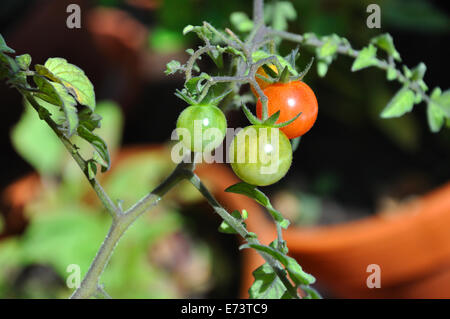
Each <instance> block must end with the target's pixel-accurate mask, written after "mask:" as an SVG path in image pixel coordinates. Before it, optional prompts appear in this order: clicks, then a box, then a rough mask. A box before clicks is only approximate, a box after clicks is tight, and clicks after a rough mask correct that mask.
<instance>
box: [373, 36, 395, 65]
mask: <svg viewBox="0 0 450 319" xmlns="http://www.w3.org/2000/svg"><path fill="white" fill-rule="evenodd" d="M371 43H373V44H375V45H376V46H378V47H379V48H380V49H382V50H384V51H386V52H387V54H389V55H390V56H392V57H393V58H394V59H395V60H397V61H401V60H402V59H401V58H400V54H399V53H398V51H397V50H396V49H395V46H394V40H393V39H392V36H391V35H390V34H389V33H385V34H382V35H379V36H377V37H375V38H373V39H372V40H371Z"/></svg>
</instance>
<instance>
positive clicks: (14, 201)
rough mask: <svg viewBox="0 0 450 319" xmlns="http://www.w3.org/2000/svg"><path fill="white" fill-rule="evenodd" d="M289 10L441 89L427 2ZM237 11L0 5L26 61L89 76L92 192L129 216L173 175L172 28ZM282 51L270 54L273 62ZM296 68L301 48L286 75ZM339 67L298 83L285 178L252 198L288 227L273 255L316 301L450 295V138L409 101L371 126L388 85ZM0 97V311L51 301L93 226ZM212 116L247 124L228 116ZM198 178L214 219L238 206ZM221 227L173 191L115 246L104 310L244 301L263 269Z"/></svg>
mask: <svg viewBox="0 0 450 319" xmlns="http://www.w3.org/2000/svg"><path fill="white" fill-rule="evenodd" d="M269 2H270V1H269ZM291 2H292V4H293V5H294V7H295V8H296V9H297V12H298V17H297V19H296V20H295V21H292V22H290V24H289V30H290V31H292V32H296V33H304V32H315V33H316V34H318V35H328V34H332V33H336V34H338V35H340V36H344V37H346V38H348V39H349V40H350V42H351V43H352V45H353V47H354V48H357V49H359V48H361V47H363V46H365V45H366V44H367V43H368V42H369V41H370V38H371V37H373V36H375V35H377V34H381V33H384V32H389V33H391V35H392V36H393V38H394V43H395V45H396V48H397V50H398V51H399V52H400V54H401V56H402V59H403V63H404V64H406V65H407V66H409V67H413V66H415V65H417V64H418V63H419V62H424V63H425V64H426V65H427V67H428V69H427V73H426V75H425V82H426V83H427V84H428V86H429V87H430V88H434V87H436V86H439V87H441V88H442V89H443V90H445V89H446V88H448V86H449V81H448V74H447V72H448V56H449V47H448V46H446V45H445V44H446V43H448V41H449V31H450V19H449V16H448V14H449V13H448V9H447V8H446V7H445V6H444V2H443V1H426V0H384V1H372V0H367V1H366V0H363V1H361V0H351V1H331V0H320V1H307V0H294V1H291ZM71 3H77V4H79V5H80V7H81V14H82V22H81V28H80V29H68V28H67V27H66V19H67V16H68V15H69V13H66V8H67V6H68V5H69V4H71ZM370 3H377V4H379V5H380V7H381V17H382V18H381V29H369V28H367V27H366V18H367V16H368V13H366V8H367V6H368V5H369V4H370ZM251 7H252V3H251V1H241V0H228V1H215V0H183V1H181V0H84V1H75V0H68V1H66V0H58V1H56V0H3V1H2V3H1V5H0V33H1V34H2V35H3V36H4V38H5V40H6V42H7V43H8V45H9V46H10V47H11V48H14V49H15V50H16V52H17V54H23V53H29V54H30V55H31V56H32V57H33V63H41V64H43V63H44V62H45V60H46V59H47V58H49V57H64V58H66V59H67V60H68V61H69V62H70V63H73V64H75V65H77V66H79V67H81V68H82V69H83V70H84V71H85V73H86V74H87V75H88V77H89V78H90V80H91V81H92V82H93V84H94V87H95V91H96V97H97V103H98V106H97V110H98V112H99V113H100V114H101V115H102V116H103V118H104V121H103V122H102V128H101V129H100V133H99V134H100V136H102V137H104V138H105V139H106V140H107V142H108V145H109V146H110V148H111V153H112V154H113V161H114V165H113V168H112V170H111V172H110V173H108V174H106V176H105V177H104V181H103V182H104V184H105V188H106V189H107V191H108V192H109V193H110V194H111V197H112V198H120V199H122V200H123V201H124V204H123V205H124V207H128V206H129V205H131V204H132V203H133V202H134V201H136V200H137V199H139V198H140V197H141V196H143V195H144V194H146V192H148V191H149V190H150V189H151V188H152V187H154V186H155V185H157V183H158V182H159V181H160V180H161V179H162V178H164V177H165V176H166V175H167V173H168V172H170V170H171V169H172V168H173V164H172V163H171V162H170V160H168V158H169V148H168V141H169V139H170V134H171V132H172V130H173V128H174V125H175V121H176V118H177V115H178V114H179V112H180V111H181V110H182V109H183V108H184V107H185V105H184V102H183V101H181V100H179V99H177V98H176V97H175V96H174V94H173V93H174V91H175V89H176V88H180V87H181V86H182V85H183V79H182V78H181V77H180V76H166V75H165V74H164V70H165V65H166V63H167V62H169V61H171V60H173V59H177V60H180V61H185V60H186V59H187V57H188V55H187V53H186V52H185V50H186V49H187V48H189V47H194V46H196V45H198V44H199V43H198V40H197V39H196V38H194V37H193V36H190V35H188V36H186V37H184V36H182V34H181V31H182V29H183V27H184V26H185V25H188V24H192V25H196V24H200V23H201V22H202V21H204V20H206V21H208V22H210V23H211V24H212V25H214V26H216V27H218V28H224V27H227V26H229V25H230V21H229V17H230V14H231V13H232V12H234V11H244V12H247V13H248V14H249V15H250V14H251ZM291 48H293V45H289V44H283V45H282V46H281V47H280V50H281V53H282V55H283V54H288V53H289V50H290V49H291ZM312 54H313V51H312V50H311V49H309V48H301V58H300V61H299V65H300V66H302V65H305V64H306V63H307V61H309V58H310V56H311V55H312ZM351 63H352V60H351V59H349V58H346V57H339V58H338V59H337V60H336V61H335V62H333V64H332V65H331V67H330V69H329V71H328V73H327V76H326V77H325V78H319V77H318V75H317V72H316V71H315V69H314V68H313V69H312V71H310V72H309V74H308V75H307V77H306V78H305V81H306V82H307V83H308V85H309V86H311V87H312V88H313V89H314V91H315V92H316V95H317V98H318V101H319V110H320V111H319V117H318V120H317V122H316V124H315V126H314V128H313V129H312V130H311V131H310V132H309V133H308V134H307V135H306V136H305V137H304V138H303V139H302V140H301V144H300V146H299V149H298V150H297V151H296V153H295V154H294V156H295V158H294V164H293V166H292V168H291V170H290V171H289V173H288V175H287V176H286V178H285V179H284V180H283V181H282V182H280V183H278V184H276V185H274V186H271V187H267V188H265V189H264V190H265V191H267V193H268V194H269V195H270V197H271V199H272V202H273V203H274V206H275V207H277V208H278V209H279V210H281V211H282V212H283V213H284V214H285V215H286V217H288V218H289V219H290V220H291V221H292V222H293V226H292V227H291V228H292V231H291V232H290V233H287V234H286V235H287V237H286V239H287V241H288V247H291V254H292V255H293V256H295V257H296V258H298V260H299V262H300V264H301V265H303V266H304V268H305V270H306V271H308V272H310V273H312V274H313V275H315V276H316V277H317V279H318V283H317V289H318V290H319V291H320V292H321V293H322V294H323V295H324V296H325V297H337V298H351V297H362V298H379V297H385V298H390V297H396V298H408V297H419V298H427V297H435V298H450V231H449V229H450V186H449V184H447V183H448V182H449V179H450V165H449V163H450V130H449V129H443V130H442V131H441V132H440V133H437V134H433V133H430V131H429V128H428V124H427V120H426V114H425V113H426V108H425V105H423V104H421V105H418V106H416V107H415V109H414V111H413V112H411V113H409V114H407V115H405V116H403V117H402V118H398V119H389V120H385V119H381V118H380V117H379V113H380V111H381V110H382V109H383V108H384V107H385V106H386V104H387V103H388V101H389V100H390V98H391V97H392V96H393V95H394V94H395V92H396V91H397V90H398V89H399V84H397V83H393V82H388V81H387V80H386V79H385V73H384V72H382V71H380V70H378V69H367V70H364V71H361V72H357V73H352V72H350V68H351ZM205 66H206V67H210V71H212V72H213V69H212V68H211V64H205ZM0 97H1V104H2V107H0V118H1V119H2V125H1V126H0V148H1V150H2V151H1V154H2V157H1V161H2V169H1V170H0V191H1V192H0V193H1V194H2V195H1V200H0V298H63V297H67V296H69V295H70V292H71V290H70V289H69V288H67V286H66V283H65V281H66V277H67V275H68V274H69V273H68V272H67V266H68V265H70V264H78V265H80V267H81V270H82V273H83V274H84V273H85V272H86V270H87V267H88V265H89V264H90V262H91V260H92V258H93V257H94V255H95V252H96V251H97V249H98V247H99V245H100V243H101V241H102V239H103V237H104V235H105V234H106V231H107V229H108V226H109V222H110V220H109V216H108V215H107V214H106V213H105V212H104V211H103V210H102V209H101V206H100V204H99V203H98V202H97V201H96V199H95V197H94V196H93V195H92V193H91V192H90V190H89V186H88V185H87V183H86V182H85V181H84V179H83V176H80V174H79V172H78V171H77V168H76V167H75V166H74V165H73V163H72V162H71V159H70V158H69V157H68V155H66V154H65V151H64V149H63V148H62V146H61V145H59V141H58V140H55V138H54V136H53V135H52V132H51V131H49V130H48V128H46V127H45V125H44V124H43V123H41V122H40V121H39V120H38V116H37V115H36V114H34V111H31V110H30V108H29V106H27V105H24V103H23V102H22V100H21V97H20V95H19V94H17V92H15V91H13V90H11V89H9V88H8V87H7V86H6V85H4V84H1V85H0ZM228 120H229V126H230V127H243V126H244V125H246V121H245V118H244V116H242V113H241V112H231V113H230V114H229V116H228ZM201 171H202V176H203V177H204V178H205V180H206V183H207V185H208V184H209V186H210V187H212V189H213V190H214V191H215V193H216V196H217V197H219V199H221V200H222V201H223V203H224V205H225V206H226V207H230V208H233V209H234V208H241V209H242V208H248V206H246V205H249V206H251V205H252V203H251V202H248V201H247V200H245V199H244V198H243V197H227V196H228V195H223V194H221V193H222V190H223V189H224V188H225V187H227V186H229V185H231V184H232V183H233V182H235V181H236V180H235V177H233V174H232V173H231V172H230V169H229V167H227V166H225V165H223V166H221V165H212V166H210V167H203V168H201ZM217 176H222V177H223V179H222V180H220V179H218V178H217ZM252 207H253V210H250V209H249V213H250V219H249V228H252V229H253V231H255V232H256V233H257V234H260V233H261V232H262V233H263V238H264V239H266V240H267V241H269V240H270V238H273V236H272V235H273V229H272V228H271V226H270V225H269V224H270V222H269V220H268V219H266V218H265V212H264V211H263V210H261V209H260V208H258V207H255V206H254V205H253V206H252ZM219 223H220V221H219V219H218V218H217V216H215V215H214V214H213V212H212V210H211V209H210V208H208V206H207V205H206V204H205V203H204V202H203V201H202V199H201V197H200V196H199V195H198V194H197V192H196V191H195V190H193V189H192V188H191V187H189V185H185V184H182V185H180V186H179V187H177V188H176V189H175V190H173V191H172V192H171V193H170V194H169V196H168V198H166V199H165V200H164V201H163V202H162V204H161V205H160V206H158V207H157V208H156V209H154V211H153V212H152V213H149V214H146V215H145V216H144V217H142V218H141V219H140V220H139V221H138V222H137V223H136V224H135V225H134V226H133V227H132V228H131V229H130V231H129V233H127V234H126V235H125V237H124V239H123V241H122V242H121V243H120V244H119V246H118V248H117V250H116V252H115V253H114V256H113V258H112V260H111V263H110V265H109V266H108V267H107V270H106V271H105V274H104V275H103V277H102V282H103V283H104V284H105V286H106V288H107V291H108V292H109V293H110V294H111V295H112V296H113V297H117V298H185V297H193V298H221V297H246V291H247V289H248V284H249V282H251V280H252V277H251V271H252V270H254V269H255V268H256V267H257V266H258V265H259V264H260V263H261V261H260V260H259V259H257V258H256V257H255V256H254V255H252V254H249V253H247V252H245V253H243V252H239V251H238V249H237V247H238V245H239V241H238V239H237V238H234V237H232V236H230V235H224V234H221V233H218V232H217V227H218V225H219ZM271 236H272V237H271ZM255 258H256V259H255ZM369 264H379V265H380V266H381V270H382V273H381V283H382V288H380V289H368V288H367V286H366V281H365V280H366V278H367V276H368V275H370V273H367V272H366V266H367V265H369Z"/></svg>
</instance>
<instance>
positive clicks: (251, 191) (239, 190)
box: [225, 182, 289, 228]
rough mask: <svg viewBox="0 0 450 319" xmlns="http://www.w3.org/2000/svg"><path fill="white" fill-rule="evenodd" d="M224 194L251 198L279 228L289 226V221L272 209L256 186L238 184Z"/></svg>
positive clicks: (243, 183) (267, 199)
mask: <svg viewBox="0 0 450 319" xmlns="http://www.w3.org/2000/svg"><path fill="white" fill-rule="evenodd" d="M225 192H228V193H235V194H241V195H245V196H247V197H250V198H253V199H254V200H255V201H257V202H258V203H259V204H261V205H262V206H264V207H265V208H266V209H267V210H268V211H269V213H270V214H271V215H272V217H273V218H274V220H275V221H277V222H278V223H280V225H281V227H283V228H287V227H288V226H289V221H288V220H287V219H285V218H284V217H283V215H282V214H281V213H280V212H279V211H277V210H276V209H275V208H273V206H272V204H271V203H270V200H269V198H268V197H267V196H266V195H265V194H264V193H263V192H261V191H260V190H259V189H257V188H256V186H254V185H250V184H247V183H245V182H239V183H237V184H234V185H232V186H230V187H228V188H227V189H226V190H225Z"/></svg>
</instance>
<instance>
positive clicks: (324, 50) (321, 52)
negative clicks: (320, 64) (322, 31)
mask: <svg viewBox="0 0 450 319" xmlns="http://www.w3.org/2000/svg"><path fill="white" fill-rule="evenodd" d="M338 46H339V43H337V41H336V39H334V38H332V37H328V38H327V39H326V40H325V43H324V44H323V45H322V46H321V47H320V48H319V49H318V52H317V55H318V57H319V58H326V57H332V56H333V55H334V54H335V53H336V51H337V49H338Z"/></svg>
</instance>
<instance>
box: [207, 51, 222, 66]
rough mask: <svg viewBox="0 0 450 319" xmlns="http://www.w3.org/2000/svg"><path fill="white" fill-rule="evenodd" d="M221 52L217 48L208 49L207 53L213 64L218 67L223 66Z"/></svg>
mask: <svg viewBox="0 0 450 319" xmlns="http://www.w3.org/2000/svg"><path fill="white" fill-rule="evenodd" d="M222 53H223V52H221V51H219V50H212V51H208V55H209V57H210V58H211V60H213V62H214V64H215V65H216V66H217V67H218V68H219V69H221V68H223V54H222Z"/></svg>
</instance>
